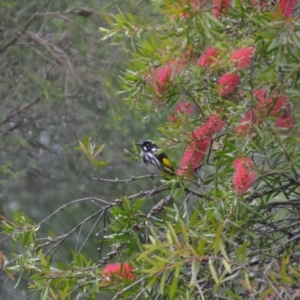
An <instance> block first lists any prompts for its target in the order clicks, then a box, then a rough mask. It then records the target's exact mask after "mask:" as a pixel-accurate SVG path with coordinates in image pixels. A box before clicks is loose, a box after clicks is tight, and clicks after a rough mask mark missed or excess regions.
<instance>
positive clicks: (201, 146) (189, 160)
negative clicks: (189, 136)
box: [177, 137, 211, 176]
mask: <svg viewBox="0 0 300 300" xmlns="http://www.w3.org/2000/svg"><path fill="white" fill-rule="evenodd" d="M210 143H211V138H209V137H207V138H204V139H203V140H202V141H193V142H192V143H191V144H189V145H188V146H187V147H186V149H185V152H184V153H183V156H182V159H181V163H180V167H179V168H178V170H177V175H179V176H183V175H188V174H189V173H192V172H193V170H194V169H195V168H196V167H198V166H199V164H200V162H201V160H202V158H203V157H204V156H205V153H206V151H207V149H208V148H209V146H210Z"/></svg>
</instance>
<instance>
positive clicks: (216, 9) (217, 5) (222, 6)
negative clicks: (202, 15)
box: [213, 0, 231, 18]
mask: <svg viewBox="0 0 300 300" xmlns="http://www.w3.org/2000/svg"><path fill="white" fill-rule="evenodd" d="M230 6H231V0H214V1H213V15H214V16H215V17H216V18H219V17H220V16H221V15H222V14H223V13H224V12H225V11H226V10H228V9H229V8H230Z"/></svg>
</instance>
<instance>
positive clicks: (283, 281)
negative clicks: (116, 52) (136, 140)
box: [0, 0, 300, 299]
mask: <svg viewBox="0 0 300 300" xmlns="http://www.w3.org/2000/svg"><path fill="white" fill-rule="evenodd" d="M152 2H153V3H152V4H153V8H152V9H153V11H154V12H155V14H156V15H158V14H159V17H157V19H156V20H154V18H150V20H149V21H146V20H145V19H143V18H139V17H134V16H133V15H131V14H130V13H124V12H122V11H119V12H118V13H116V14H113V15H108V16H107V21H108V23H109V24H110V28H104V27H100V32H101V33H102V34H103V39H110V41H112V43H114V44H117V45H121V44H122V45H124V41H130V43H125V44H126V46H127V47H128V48H127V49H128V51H130V52H131V53H132V59H131V61H130V62H129V64H128V68H127V70H126V72H125V73H124V74H123V76H122V88H123V90H122V92H123V97H124V99H125V100H126V102H127V103H128V105H129V106H130V107H131V108H132V109H133V110H137V111H141V112H142V113H143V114H146V115H147V118H146V119H151V118H152V117H153V116H155V115H161V116H162V117H163V118H165V120H164V122H162V123H161V126H160V127H159V128H158V131H159V132H160V134H161V136H162V138H161V139H160V140H158V141H157V142H158V144H159V145H160V146H161V148H162V151H167V152H168V154H170V157H171V160H172V161H173V162H174V165H175V169H176V174H175V175H174V176H169V177H168V178H167V179H163V177H161V176H160V175H157V176H156V177H158V178H156V181H155V184H157V183H159V185H158V186H155V187H152V188H151V189H149V190H145V189H143V190H141V191H140V192H137V193H134V194H126V193H123V192H121V193H120V196H119V197H118V199H115V198H113V197H110V196H109V194H108V195H107V196H106V197H103V196H102V195H101V193H100V195H99V196H97V197H93V198H92V197H89V198H83V199H78V200H74V201H72V202H68V203H66V204H64V205H63V206H62V207H61V208H59V209H58V210H57V211H55V212H54V213H53V214H52V215H50V216H48V217H46V218H45V219H43V220H42V221H40V222H39V223H38V224H37V225H35V224H34V223H32V222H31V221H29V220H28V219H27V218H25V217H24V216H22V215H19V214H17V215H16V216H15V221H14V222H11V221H8V220H5V221H4V222H3V232H4V234H6V235H7V236H9V237H11V238H13V240H14V241H15V243H17V244H18V245H20V247H21V248H23V252H22V253H20V254H18V255H17V256H16V258H8V257H6V258H1V259H0V261H2V265H3V268H4V269H5V270H6V272H7V274H8V276H9V277H10V278H12V277H13V276H15V275H14V272H17V274H20V273H24V275H25V276H31V277H30V279H31V284H30V287H29V288H30V289H31V290H32V291H33V292H35V293H38V294H42V296H43V297H44V299H47V298H50V299H82V298H84V299H100V297H101V298H102V297H105V295H106V294H107V295H108V296H107V297H110V299H119V298H121V297H122V298H124V299H298V298H299V294H300V289H299V277H300V268H299V254H300V253H299V239H300V232H299V205H300V199H299V198H298V197H299V184H300V179H299V177H300V174H299V164H300V160H299V146H298V145H299V107H298V106H299V105H298V102H299V75H300V73H299V63H300V19H299V17H298V14H297V11H298V10H299V8H298V7H297V6H296V2H295V1H283V0H281V1H264V2H262V1H239V0H236V1H232V2H231V1H213V3H211V2H210V1H197V0H196V1H192V0H190V1H168V0H167V1H152ZM167 116H169V117H167ZM148 127H149V126H148ZM80 148H81V150H83V151H82V152H83V153H84V154H85V155H86V156H87V158H88V160H89V162H90V165H91V167H92V169H93V170H94V174H95V180H97V181H99V182H101V183H102V184H108V183H113V184H114V185H115V186H116V187H120V186H123V185H127V184H129V183H130V184H136V183H137V182H139V181H141V180H143V179H144V178H145V177H146V178H148V177H150V175H149V176H148V175H145V176H144V175H143V176H137V177H135V176H133V177H130V178H127V179H123V178H124V177H123V176H122V179H121V176H120V178H116V179H106V178H103V176H100V174H101V172H102V171H103V170H105V168H106V166H105V162H103V161H102V160H99V161H98V160H97V156H96V154H99V153H100V152H101V153H102V152H104V153H105V151H107V150H106V149H105V148H103V146H101V145H99V146H98V145H94V144H93V143H91V141H90V140H89V139H84V140H82V141H81V144H80ZM126 155H127V157H128V159H129V161H136V160H137V159H138V156H139V155H138V149H136V148H135V146H132V148H130V149H128V148H127V149H126ZM97 161H98V163H97ZM132 164H133V162H132ZM97 167H99V168H100V170H98V169H97ZM100 192H101V191H100ZM153 198H154V199H158V200H157V201H156V203H155V204H153V205H152V207H150V208H149V202H150V201H151V199H153ZM78 202H92V203H94V204H95V206H96V207H97V209H96V211H95V212H94V213H92V214H90V215H89V216H88V217H86V218H84V219H82V220H81V221H80V222H79V223H78V224H77V225H76V226H75V227H73V228H72V229H71V230H70V231H68V232H67V233H65V234H63V235H59V236H56V235H55V234H51V236H48V237H45V236H41V235H40V234H39V230H40V227H42V226H46V224H48V222H50V220H51V218H53V217H54V216H55V215H56V214H58V213H59V211H60V210H61V209H65V208H66V207H69V206H70V207H72V206H73V205H74V204H76V203H78ZM100 223H101V224H102V226H101V229H100V230H98V227H99V226H100V225H99V224H100ZM86 224H88V225H87V226H89V229H90V231H89V234H88V235H87V236H86V237H84V238H81V239H80V233H81V230H82V228H83V226H85V225H86ZM50 227H51V226H50ZM76 233H77V234H78V243H77V244H76V247H74V249H73V252H72V259H71V260H70V261H68V262H67V263H65V262H63V261H61V260H60V259H59V257H57V253H58V251H59V249H60V248H62V247H64V241H65V240H67V239H68V238H69V237H71V236H72V235H73V234H76ZM92 233H93V234H94V233H96V236H97V237H98V239H99V248H98V251H99V253H100V257H99V260H98V261H93V260H92V259H90V258H89V257H87V256H85V255H84V254H83V253H82V249H83V247H84V245H85V244H86V242H87V240H88V239H90V238H91V235H92ZM104 245H108V246H109V247H110V250H108V252H107V251H104V250H103V249H104ZM112 262H115V264H112ZM105 265H106V266H105Z"/></svg>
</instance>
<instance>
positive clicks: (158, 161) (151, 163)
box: [136, 140, 174, 179]
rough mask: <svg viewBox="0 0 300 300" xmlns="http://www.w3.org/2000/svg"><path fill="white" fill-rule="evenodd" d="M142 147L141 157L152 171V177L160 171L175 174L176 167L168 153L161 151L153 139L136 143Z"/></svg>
mask: <svg viewBox="0 0 300 300" xmlns="http://www.w3.org/2000/svg"><path fill="white" fill-rule="evenodd" d="M136 145H137V146H140V147H141V158H142V161H143V163H144V165H145V167H146V168H147V170H148V171H149V172H150V173H151V175H152V176H151V178H152V179H154V175H155V174H157V173H160V172H163V173H167V174H170V175H172V174H174V168H173V166H172V163H171V162H170V160H169V158H168V155H167V154H166V153H165V152H161V153H160V152H159V151H160V148H159V147H158V146H157V145H156V144H154V143H153V142H152V141H151V140H146V141H143V142H141V143H136Z"/></svg>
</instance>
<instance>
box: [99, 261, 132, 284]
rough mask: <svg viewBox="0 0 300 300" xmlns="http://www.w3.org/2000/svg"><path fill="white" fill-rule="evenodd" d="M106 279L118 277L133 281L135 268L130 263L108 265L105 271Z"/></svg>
mask: <svg viewBox="0 0 300 300" xmlns="http://www.w3.org/2000/svg"><path fill="white" fill-rule="evenodd" d="M102 273H103V275H104V276H105V278H107V277H108V279H110V277H111V275H117V276H119V277H122V278H124V279H127V280H133V278H134V275H133V268H132V266H130V265H129V264H128V263H114V264H108V265H106V266H105V267H104V269H103V272H102Z"/></svg>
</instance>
